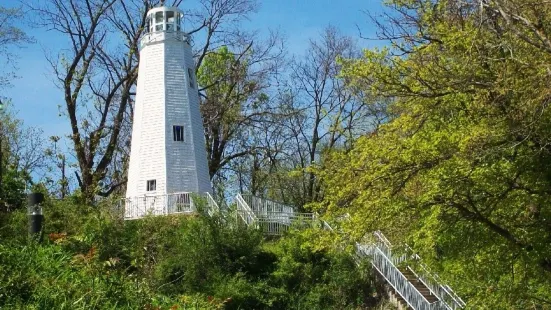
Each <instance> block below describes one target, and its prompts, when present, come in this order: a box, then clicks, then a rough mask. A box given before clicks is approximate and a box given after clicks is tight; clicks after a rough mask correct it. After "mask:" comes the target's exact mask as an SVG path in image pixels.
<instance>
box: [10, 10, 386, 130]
mask: <svg viewBox="0 0 551 310" xmlns="http://www.w3.org/2000/svg"><path fill="white" fill-rule="evenodd" d="M27 1H32V0H27ZM259 2H260V8H259V10H258V12H257V13H256V14H254V15H252V16H251V18H250V20H249V21H246V22H245V23H244V24H243V26H244V27H245V28H247V29H249V30H252V29H255V30H258V31H259V33H260V34H263V33H264V34H265V33H268V31H269V30H270V29H275V30H279V31H280V32H281V33H282V34H283V35H284V37H285V39H286V44H287V50H288V52H289V54H297V55H298V54H302V53H304V51H305V50H307V47H308V41H309V39H312V38H314V39H315V38H317V37H319V35H320V33H321V32H322V31H323V29H324V28H325V27H327V26H328V25H332V26H334V27H336V28H337V29H339V30H340V31H341V32H342V33H343V34H345V35H349V36H352V37H355V38H358V44H359V45H360V46H361V47H364V48H369V47H373V46H376V45H377V44H378V43H377V42H376V41H367V40H362V39H360V30H361V33H362V35H364V36H366V35H372V34H373V33H374V29H373V26H372V25H371V24H370V23H369V18H368V16H367V15H366V13H365V12H366V11H369V12H370V13H372V14H377V13H378V12H380V10H381V8H382V5H381V0H339V1H337V0H260V1H259ZM20 3H21V1H20V0H0V5H1V6H5V7H13V6H19V5H20ZM185 5H186V1H184V2H183V4H182V6H184V7H185ZM21 27H22V28H23V29H24V30H25V31H26V32H27V33H28V34H29V35H31V36H32V37H34V39H35V40H36V43H35V44H32V45H29V46H26V47H24V48H21V49H18V50H17V51H16V53H17V55H18V57H19V59H18V70H17V75H18V76H19V77H20V78H19V79H16V80H14V81H13V83H12V84H13V86H12V87H10V88H8V89H5V90H1V93H0V98H9V99H11V101H12V103H13V105H14V107H15V110H16V111H17V115H18V117H19V118H20V119H23V121H24V122H25V124H26V125H27V126H33V127H39V128H41V129H42V130H43V131H44V136H45V138H47V137H49V136H53V135H57V136H65V135H67V134H68V133H69V131H70V130H69V129H70V127H69V122H68V120H67V119H66V118H65V117H64V116H62V115H60V109H59V107H60V106H61V105H63V93H62V92H61V91H60V90H59V89H58V88H57V87H56V85H55V84H54V76H53V75H52V73H51V69H50V66H49V64H48V62H47V61H46V57H45V53H53V54H54V55H55V53H56V52H57V50H58V48H59V47H62V46H64V45H65V44H66V42H67V41H66V40H65V38H64V37H62V36H61V35H59V34H57V33H55V32H53V31H47V30H45V29H36V28H31V27H30V26H28V25H22V26H21Z"/></svg>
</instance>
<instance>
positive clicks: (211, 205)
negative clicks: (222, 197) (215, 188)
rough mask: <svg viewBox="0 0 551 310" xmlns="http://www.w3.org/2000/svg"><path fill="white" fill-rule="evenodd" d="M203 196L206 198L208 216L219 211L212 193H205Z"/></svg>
mask: <svg viewBox="0 0 551 310" xmlns="http://www.w3.org/2000/svg"><path fill="white" fill-rule="evenodd" d="M205 197H206V199H207V213H208V215H210V216H213V215H214V214H217V213H220V207H218V203H216V200H214V198H212V195H211V194H210V193H208V192H207V193H205Z"/></svg>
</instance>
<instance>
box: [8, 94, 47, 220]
mask: <svg viewBox="0 0 551 310" xmlns="http://www.w3.org/2000/svg"><path fill="white" fill-rule="evenodd" d="M42 134H43V132H42V130H40V129H38V128H33V127H26V126H25V125H24V123H23V121H21V120H20V119H17V117H16V115H15V113H14V111H13V107H12V105H11V104H10V102H5V103H4V104H3V107H2V109H1V110H0V211H4V210H13V209H16V208H20V207H21V206H23V202H24V196H25V194H24V193H25V189H26V188H27V187H28V186H30V185H33V184H34V183H35V181H41V179H42V177H43V176H44V173H45V172H46V168H47V165H48V163H47V161H46V159H45V158H44V143H43V141H42ZM33 179H34V180H33Z"/></svg>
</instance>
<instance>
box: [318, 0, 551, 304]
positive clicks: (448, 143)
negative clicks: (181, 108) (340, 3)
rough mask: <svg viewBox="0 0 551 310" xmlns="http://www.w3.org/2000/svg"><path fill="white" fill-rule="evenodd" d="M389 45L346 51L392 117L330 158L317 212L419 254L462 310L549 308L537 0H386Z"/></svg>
mask: <svg viewBox="0 0 551 310" xmlns="http://www.w3.org/2000/svg"><path fill="white" fill-rule="evenodd" d="M385 16H386V19H385V20H384V21H383V20H380V19H379V20H377V22H378V25H379V27H380V32H379V34H380V36H381V39H385V40H389V41H390V42H391V44H392V45H391V46H392V47H391V48H384V49H375V50H368V51H365V53H364V57H363V59H361V60H357V61H355V60H351V61H346V62H345V65H344V73H343V75H344V76H345V78H346V79H348V80H349V82H350V84H351V87H358V88H363V89H364V92H365V93H366V94H368V95H369V96H371V98H373V99H375V100H376V102H382V101H387V102H389V106H388V111H389V113H390V114H391V115H392V118H391V119H390V120H389V121H388V123H386V124H383V125H381V126H380V127H379V128H378V130H377V131H375V132H374V133H373V134H371V135H367V136H364V137H361V138H360V139H359V140H358V141H357V142H356V144H355V145H354V147H353V149H352V150H350V151H349V152H346V151H342V152H334V153H333V154H331V155H330V156H327V157H326V158H325V161H324V165H323V168H322V169H320V170H319V171H318V175H319V177H320V178H321V179H323V190H324V192H325V201H324V202H323V203H321V204H319V205H318V207H319V208H320V209H321V210H326V211H327V212H329V213H331V214H333V215H335V216H337V215H339V214H343V213H350V215H351V217H352V221H351V226H350V228H349V229H350V230H351V231H353V232H354V233H355V234H356V236H358V237H361V236H362V235H363V234H364V233H365V232H368V231H372V230H377V229H380V230H384V231H385V232H387V233H388V234H390V235H392V236H393V237H394V239H396V240H397V241H408V242H409V243H410V244H412V245H413V247H414V248H415V249H416V250H417V251H419V252H421V256H422V257H424V258H425V259H426V260H427V261H428V262H429V263H430V264H431V265H432V266H433V267H434V268H436V269H437V270H439V271H440V273H441V275H443V276H444V278H447V279H450V280H451V282H452V287H454V288H456V289H458V290H459V291H460V293H461V294H462V295H463V296H465V297H467V299H468V300H469V304H470V305H471V307H473V308H485V309H506V308H507V309H527V308H534V307H536V308H537V307H540V308H542V307H548V306H549V305H551V299H550V298H549V293H548V292H549V291H551V282H550V280H549V279H550V278H551V277H550V274H551V255H550V253H551V248H550V244H551V243H550V242H549V241H550V240H551V229H550V226H549V224H548V221H549V218H551V217H550V216H551V208H550V207H549V206H550V202H551V195H550V194H551V192H549V190H548V189H549V187H550V186H551V178H550V176H551V149H550V148H549V145H551V144H550V142H551V141H550V136H549V128H550V125H551V110H549V108H548V102H549V85H547V84H548V83H547V82H546V81H548V80H549V78H548V77H549V72H548V70H547V68H549V64H550V63H551V55H550V50H549V49H548V44H547V42H549V38H551V29H549V27H548V25H549V22H550V19H551V11H550V10H549V9H548V6H547V5H546V4H545V3H544V1H535V0H534V1H497V0H496V1H429V0H407V1H390V4H389V10H388V11H387V13H386V15H385Z"/></svg>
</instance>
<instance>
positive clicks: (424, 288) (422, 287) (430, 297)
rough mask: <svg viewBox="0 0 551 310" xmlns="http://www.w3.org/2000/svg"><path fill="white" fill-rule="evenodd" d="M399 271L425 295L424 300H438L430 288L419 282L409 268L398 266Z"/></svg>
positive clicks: (431, 301)
mask: <svg viewBox="0 0 551 310" xmlns="http://www.w3.org/2000/svg"><path fill="white" fill-rule="evenodd" d="M399 270H400V272H402V274H403V275H404V276H405V277H406V279H407V280H408V281H409V282H410V283H411V284H412V285H413V287H415V289H417V291H419V293H421V295H423V297H425V299H426V300H428V301H429V302H430V303H433V302H435V301H438V297H436V296H434V295H433V294H432V292H431V291H430V289H429V288H428V287H427V286H426V285H425V284H423V282H421V280H420V279H419V278H417V277H416V276H415V274H414V273H413V272H412V271H411V270H409V269H408V268H400V269H399Z"/></svg>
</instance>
